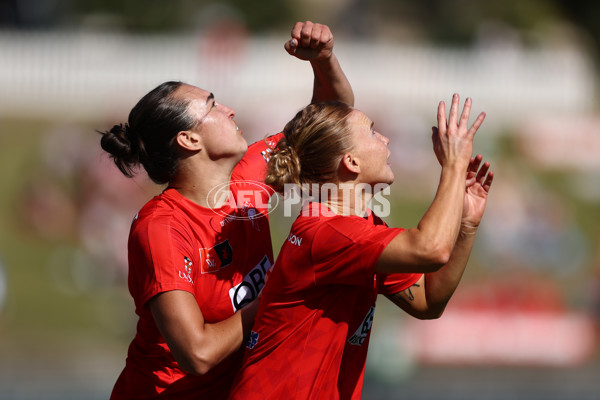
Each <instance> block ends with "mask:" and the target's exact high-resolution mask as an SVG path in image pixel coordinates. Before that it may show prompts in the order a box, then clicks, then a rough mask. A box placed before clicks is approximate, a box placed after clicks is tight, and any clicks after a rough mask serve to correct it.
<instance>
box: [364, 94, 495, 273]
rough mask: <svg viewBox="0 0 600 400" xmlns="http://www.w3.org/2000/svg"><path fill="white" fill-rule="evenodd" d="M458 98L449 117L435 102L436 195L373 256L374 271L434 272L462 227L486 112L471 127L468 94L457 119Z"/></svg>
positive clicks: (451, 247)
mask: <svg viewBox="0 0 600 400" xmlns="http://www.w3.org/2000/svg"><path fill="white" fill-rule="evenodd" d="M458 102H459V98H458V95H456V94H455V95H454V96H453V98H452V106H451V108H450V115H449V119H448V121H447V122H446V115H445V104H444V102H441V103H440V105H439V107H438V116H437V118H438V128H434V129H433V135H432V139H433V145H434V146H433V147H434V151H435V154H436V156H437V158H438V161H439V162H440V164H441V166H442V172H441V177H440V183H439V185H438V189H437V192H436V194H435V197H434V199H433V201H432V203H431V205H430V206H429V208H428V209H427V211H426V212H425V214H424V215H423V217H422V218H421V220H420V221H419V223H418V225H417V227H416V228H411V229H408V230H407V231H406V232H403V233H402V234H400V235H398V236H396V237H395V238H394V239H393V240H392V241H391V242H390V243H389V244H388V245H387V246H386V248H385V249H384V251H383V252H382V254H381V256H380V258H379V260H378V262H377V267H376V270H377V271H378V272H388V273H390V272H433V271H437V270H438V269H440V268H441V267H442V266H443V265H444V264H446V263H448V261H449V258H450V254H451V253H452V249H453V248H454V247H455V244H456V239H457V237H458V233H459V228H460V221H461V215H462V212H463V201H464V197H465V188H466V183H465V174H466V172H467V167H468V165H469V162H470V158H471V152H472V149H473V137H474V135H475V133H476V132H477V130H478V129H479V127H480V126H481V124H482V123H483V120H484V118H485V114H484V113H481V114H480V115H479V116H478V117H477V119H476V120H475V122H474V123H473V125H472V126H471V128H470V129H469V128H468V120H469V113H470V110H471V99H467V101H466V102H465V105H464V108H463V112H462V114H461V116H460V119H459V117H458V111H459V110H458V109H459V105H458Z"/></svg>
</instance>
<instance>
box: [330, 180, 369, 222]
mask: <svg viewBox="0 0 600 400" xmlns="http://www.w3.org/2000/svg"><path fill="white" fill-rule="evenodd" d="M371 189H372V188H371V187H370V186H365V185H363V184H356V183H354V182H352V183H349V182H343V183H339V184H338V185H337V190H335V191H334V190H330V191H323V192H322V193H321V194H322V198H321V203H323V204H325V205H327V206H328V207H329V208H330V209H331V211H333V212H334V213H336V214H338V215H356V216H359V217H364V216H365V215H366V214H367V205H368V204H369V201H371V199H372V198H373V193H372V190H371ZM332 192H333V193H332Z"/></svg>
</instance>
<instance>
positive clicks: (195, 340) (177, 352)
mask: <svg viewBox="0 0 600 400" xmlns="http://www.w3.org/2000/svg"><path fill="white" fill-rule="evenodd" d="M149 306H150V310H151V311H152V315H153V316H154V320H155V322H156V325H157V326H158V328H159V330H160V332H161V334H162V336H163V337H164V338H165V340H166V342H167V344H168V346H169V349H170V350H171V352H172V353H173V356H174V357H175V360H177V363H178V364H179V365H180V367H181V368H182V369H183V370H185V371H187V372H190V373H193V374H197V375H202V374H205V373H207V372H208V371H210V370H211V369H212V368H213V367H214V366H216V365H217V364H219V363H220V362H221V361H223V360H224V359H225V358H226V357H227V356H229V355H230V354H232V353H234V352H235V351H237V350H239V349H240V347H241V345H242V344H243V343H244V340H245V338H247V337H248V335H249V332H250V329H251V327H252V322H253V321H254V317H255V315H256V311H257V309H258V299H256V300H254V301H253V302H252V303H250V304H248V305H247V306H246V307H244V308H243V309H241V310H240V311H238V312H236V313H235V314H233V315H232V316H231V317H229V318H227V319H226V320H223V321H220V322H218V323H215V324H208V323H205V321H204V317H203V316H202V312H201V311H200V308H199V307H198V303H197V302H196V299H195V298H194V295H192V294H191V293H189V292H186V291H182V290H173V291H169V292H164V293H161V294H159V295H157V296H155V297H154V298H152V299H151V300H150V302H149Z"/></svg>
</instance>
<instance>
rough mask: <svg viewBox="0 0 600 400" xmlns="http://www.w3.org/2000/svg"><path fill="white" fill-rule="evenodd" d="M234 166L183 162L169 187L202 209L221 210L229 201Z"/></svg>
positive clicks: (213, 162) (217, 163)
mask: <svg viewBox="0 0 600 400" xmlns="http://www.w3.org/2000/svg"><path fill="white" fill-rule="evenodd" d="M200 164H201V165H200ZM234 166H235V164H234V165H223V163H219V162H215V161H211V162H203V163H189V162H187V163H186V162H182V163H180V165H179V168H178V171H177V174H176V176H175V178H174V179H173V180H172V181H171V182H170V183H169V187H171V188H173V189H176V190H177V191H178V192H179V193H181V195H182V196H184V197H186V198H187V199H189V200H191V201H193V202H194V203H196V204H198V205H200V206H202V207H207V208H219V207H222V206H223V205H224V204H225V203H226V202H227V201H228V200H229V197H228V195H229V184H230V182H231V174H232V172H233V167H234Z"/></svg>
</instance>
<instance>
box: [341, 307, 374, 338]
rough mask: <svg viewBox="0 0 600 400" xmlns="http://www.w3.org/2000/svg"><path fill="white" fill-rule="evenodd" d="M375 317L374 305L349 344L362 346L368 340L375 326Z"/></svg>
mask: <svg viewBox="0 0 600 400" xmlns="http://www.w3.org/2000/svg"><path fill="white" fill-rule="evenodd" d="M374 316H375V306H374V305H373V306H371V308H369V311H368V312H367V315H366V316H365V319H363V322H362V324H360V326H359V327H358V329H357V330H356V332H354V335H352V336H351V337H350V339H348V343H350V344H352V345H354V346H362V344H363V343H364V342H365V340H366V339H367V336H368V335H369V331H370V330H371V326H372V325H373V317H374Z"/></svg>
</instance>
